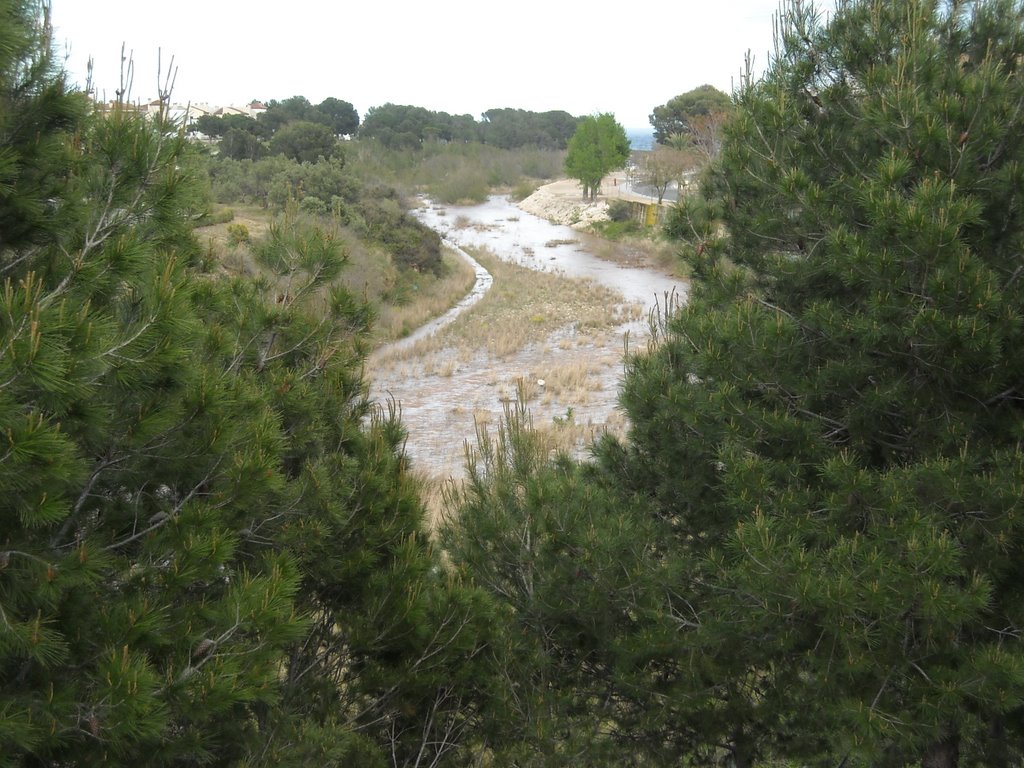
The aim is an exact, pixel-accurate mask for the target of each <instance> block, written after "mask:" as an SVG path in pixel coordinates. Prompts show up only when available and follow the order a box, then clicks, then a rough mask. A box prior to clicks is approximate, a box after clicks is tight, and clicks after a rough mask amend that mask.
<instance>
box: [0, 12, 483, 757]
mask: <svg viewBox="0 0 1024 768" xmlns="http://www.w3.org/2000/svg"><path fill="white" fill-rule="evenodd" d="M45 10H46V6H45V5H44V4H42V3H25V2H22V1H21V0H0V19H2V20H3V24H0V41H2V42H3V44H2V45H0V56H9V58H7V59H4V60H2V61H0V63H2V64H3V66H0V98H2V99H3V107H4V109H3V111H2V112H0V128H2V130H4V131H5V132H6V133H5V134H4V138H5V143H4V145H3V148H2V150H0V153H2V163H3V165H2V173H3V174H4V175H3V176H2V178H3V181H4V185H3V187H2V194H3V196H2V197H0V217H2V220H3V221H4V222H5V225H4V230H3V239H2V240H0V279H2V281H3V282H2V285H0V765H4V766H7V765H12V766H13V765H44V764H45V765H70V764H81V765H114V766H117V765H125V766H128V765H140V764H146V765H181V764H191V765H196V764H219V765H235V764H239V765H251V766H256V765H275V766H280V765H296V766H298V765H305V764H307V761H309V760H314V759H316V760H327V761H340V762H345V761H352V762H354V763H358V764H360V765H384V764H390V765H413V764H415V763H416V762H417V760H427V761H430V762H440V761H442V760H453V759H454V756H455V755H456V754H457V751H458V750H459V748H460V747H461V746H462V744H463V743H464V740H465V734H466V733H467V732H469V731H470V730H471V728H472V727H473V726H474V724H475V717H476V713H477V711H478V706H479V700H480V693H479V685H478V680H480V679H481V675H480V674H479V672H478V671H477V670H476V669H475V667H474V665H473V659H475V658H478V657H481V655H482V654H481V649H482V644H483V643H484V642H485V641H486V639H487V633H488V628H487V627H488V624H489V610H490V609H489V607H488V605H487V604H486V602H485V601H484V600H483V599H482V598H481V595H480V594H479V593H478V592H477V591H475V590H474V589H472V588H469V587H466V586H464V585H462V584H461V583H460V582H459V581H458V580H457V579H453V578H448V576H447V574H446V573H445V572H444V570H443V569H442V565H441V563H440V561H439V559H438V558H437V557H436V555H435V554H434V553H433V551H432V549H431V546H430V543H429V541H428V539H427V537H426V535H425V533H424V531H423V515H424V511H423V507H422V504H421V503H420V501H419V499H418V497H417V486H416V484H415V483H414V482H413V481H412V480H411V479H410V477H409V475H408V474H407V472H406V470H405V460H404V458H403V457H402V455H401V445H402V442H403V439H404V433H403V430H402V427H401V425H400V424H399V422H398V419H397V413H396V411H395V409H390V410H384V409H380V408H375V407H374V406H372V405H371V404H370V403H368V402H367V400H366V396H365V383H364V381H363V378H362V365H363V361H364V358H365V354H366V349H367V338H368V331H369V323H370V320H371V319H372V312H371V311H370V309H369V307H367V306H366V304H365V303H364V302H363V301H361V300H359V299H358V298H357V297H356V296H354V295H353V294H352V293H350V292H349V291H347V290H346V289H344V288H343V287H341V285H340V284H339V282H338V277H339V275H340V274H341V270H342V269H343V268H344V265H345V262H346V259H347V255H348V254H347V252H346V250H345V248H344V246H343V244H342V243H341V242H339V241H338V240H337V239H336V238H334V237H333V235H332V234H331V233H330V232H325V231H323V230H320V229H318V228H316V227H315V226H312V225H309V224H308V223H307V222H304V221H293V222H288V223H286V224H285V225H282V226H280V227H277V228H275V229H273V230H272V231H271V233H270V235H269V236H268V237H267V238H266V240H265V241H263V242H261V243H259V244H256V245H254V253H255V256H256V260H257V262H258V266H259V270H260V271H259V273H258V274H257V275H255V276H253V277H239V278H228V277H223V276H215V275H213V274H199V273H197V272H196V271H194V269H193V268H192V266H191V264H192V263H193V262H194V261H195V258H194V257H195V255H196V253H197V252H198V247H197V245H196V243H195V241H194V239H193V237H192V224H193V223H194V222H195V221H196V220H197V219H198V218H199V216H200V215H201V213H202V212H203V209H204V206H205V203H206V195H205V190H204V188H203V187H202V186H201V181H202V175H201V174H199V173H198V172H197V168H196V163H195V160H194V158H193V157H191V155H190V154H189V151H188V145H187V143H186V142H185V141H184V138H183V136H182V135H181V134H180V133H176V132H174V131H172V130H169V126H165V125H159V124H154V123H151V122H148V121H146V120H144V119H142V118H140V117H138V116H137V114H136V113H135V111H134V110H132V109H131V108H130V107H127V106H124V105H115V107H114V108H113V109H111V110H109V111H107V112H106V113H105V114H103V115H92V116H86V114H85V110H84V109H83V108H82V107H83V101H82V100H81V97H80V96H78V95H76V94H70V93H68V92H66V91H65V89H64V86H63V83H62V80H61V78H60V76H59V75H58V74H57V73H56V72H55V70H54V68H53V66H52V59H51V54H50V51H49V48H48V42H49V29H48V24H47V21H46V14H45ZM22 126H30V127H31V131H32V134H34V135H32V134H30V133H24V132H22V131H21V127H22Z"/></svg>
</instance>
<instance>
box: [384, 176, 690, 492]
mask: <svg viewBox="0 0 1024 768" xmlns="http://www.w3.org/2000/svg"><path fill="white" fill-rule="evenodd" d="M416 215H417V216H418V218H419V219H420V220H421V221H423V222H424V223H425V224H427V225H428V226H430V227H431V228H433V229H435V230H436V231H437V232H438V233H439V234H441V236H442V237H443V238H444V240H445V243H446V245H448V246H449V247H450V248H453V249H454V250H456V252H457V253H459V254H460V255H461V256H462V257H463V258H465V259H467V260H469V261H470V263H471V264H473V265H474V269H475V270H476V274H477V282H476V286H475V287H474V289H473V291H472V292H471V293H470V294H469V295H468V296H467V297H466V298H465V299H464V300H463V301H462V302H460V303H459V305H458V306H457V307H454V308H453V309H452V310H451V311H450V312H449V313H448V314H446V315H445V316H443V317H442V318H439V319H438V320H435V321H433V322H431V323H429V324H428V325H426V326H424V327H422V328H420V329H418V330H417V331H416V332H415V333H414V334H411V335H410V336H409V337H407V338H405V339H402V340H401V341H398V342H395V343H394V344H392V345H388V346H387V347H385V348H383V349H381V350H378V351H377V352H376V353H375V354H374V355H373V356H371V358H370V361H369V363H368V366H367V373H368V376H369V379H370V384H371V396H372V397H373V398H374V399H375V400H378V401H383V400H386V399H388V398H391V399H394V400H395V401H396V402H397V403H398V404H399V405H400V406H401V412H402V422H403V424H404V425H405V427H406V429H407V431H408V433H409V438H408V442H407V445H406V453H407V455H408V456H409V458H410V460H411V462H412V465H413V467H414V468H416V469H419V470H421V471H423V472H425V473H426V474H428V475H430V476H435V477H442V478H443V477H460V476H461V475H462V474H463V467H464V461H465V446H466V444H467V443H469V444H472V443H473V441H474V440H475V433H476V424H478V423H484V424H486V423H492V424H493V423H495V422H497V420H498V419H500V417H501V415H502V413H503V410H504V408H505V407H506V405H507V404H508V402H509V400H510V399H512V398H514V397H515V396H516V392H517V382H520V381H522V382H526V387H527V389H528V391H529V400H528V407H529V410H530V413H531V415H532V417H533V420H534V423H535V424H540V423H546V424H552V423H556V424H557V423H560V422H561V423H565V422H566V421H567V420H570V419H571V420H572V421H573V422H574V423H575V424H577V425H585V426H586V427H588V428H589V430H588V432H589V434H595V433H597V432H600V431H601V430H602V429H605V428H608V429H612V430H620V429H621V426H622V423H623V419H622V416H621V414H619V413H618V409H617V398H618V389H619V384H620V381H621V375H622V353H623V349H624V344H625V340H626V337H627V334H628V338H629V340H630V344H631V346H634V347H635V345H636V342H637V341H638V340H639V339H641V338H643V336H644V335H645V333H646V329H647V323H646V322H643V321H639V322H631V323H625V324H623V325H621V326H619V327H618V328H616V329H614V331H613V332H611V333H605V334H600V335H597V336H583V335H581V334H579V333H578V331H577V330H576V329H575V328H572V327H569V328H564V329H561V330H560V331H558V332H557V333H556V334H554V335H553V336H552V337H551V338H549V339H548V340H547V341H545V342H544V343H541V344H530V345H528V346H526V347H525V348H523V349H521V350H519V351H518V352H516V353H514V354H513V355H510V356H504V357H500V358H499V357H496V356H495V355H493V354H491V353H490V352H489V351H488V349H487V344H486V340H481V346H480V348H479V349H478V350H476V351H474V352H473V353H472V354H471V355H469V356H468V357H467V356H466V354H464V353H462V354H459V355H455V353H454V352H453V353H452V361H451V363H450V365H442V366H440V367H438V366H437V361H436V359H435V360H432V361H431V362H430V363H429V364H428V362H427V361H426V360H425V359H424V360H421V359H417V358H416V357H412V358H407V357H403V359H401V360H396V359H394V358H395V355H394V353H395V352H396V351H398V350H403V349H406V348H408V347H411V346H413V345H415V343H416V342H417V341H419V340H421V339H422V338H424V337H426V336H429V335H430V334H433V333H436V332H437V330H439V329H440V328H441V327H443V326H445V325H447V324H448V323H452V322H458V317H459V315H460V314H461V313H462V312H464V311H465V310H466V309H467V308H469V307H470V306H472V304H474V303H475V302H476V301H479V299H480V298H482V297H483V295H484V294H485V293H486V291H487V289H488V288H489V287H490V285H491V276H490V274H489V273H488V272H487V270H486V269H484V268H483V267H482V266H481V265H479V264H478V263H476V262H475V261H474V260H473V259H472V257H471V256H470V255H469V254H468V253H466V252H465V251H464V250H462V248H473V247H486V248H487V249H488V250H489V251H491V252H492V253H494V254H495V255H496V256H497V257H499V258H501V259H503V260H506V261H509V262H513V263H515V264H518V265H521V266H524V267H528V268H530V269H535V270H539V271H546V272H556V273H559V274H562V275H565V276H567V277H572V278H582V279H589V280H594V281H596V282H598V283H600V284H602V285H604V286H607V287H609V288H611V289H613V290H615V291H616V292H618V293H619V294H620V295H621V296H622V297H623V302H624V303H626V302H637V303H640V304H642V305H643V307H644V309H645V310H647V311H649V310H652V309H653V308H655V307H656V306H657V305H658V304H661V305H664V302H665V300H666V297H667V296H670V295H673V294H674V295H675V296H676V297H677V298H683V297H685V293H686V287H685V283H683V282H682V281H681V280H680V279H679V278H676V277H673V276H671V275H666V274H665V273H664V272H662V271H659V270H658V269H654V268H650V267H642V266H631V265H623V264H620V263H616V262H613V261H608V260H605V259H601V258H598V257H597V256H595V255H594V253H593V252H592V251H593V250H594V248H593V247H592V246H591V245H590V243H593V242H595V241H592V240H590V241H587V240H586V239H585V236H583V235H581V234H580V233H579V232H577V231H576V230H574V229H572V228H571V227H565V226H559V225H556V224H551V223H550V222H548V221H546V220H544V219H541V218H539V217H537V216H533V215H531V214H528V213H525V212H523V211H521V210H519V209H518V208H516V207H515V205H513V204H512V203H510V202H509V201H508V199H507V198H505V197H500V196H494V197H491V198H489V199H488V201H487V202H486V203H483V204H481V205H474V206H447V207H438V206H435V205H431V204H429V203H427V204H426V205H424V206H423V207H422V208H420V209H418V211H417V212H416ZM645 314H646V312H645ZM573 365H579V366H584V367H585V368H586V370H587V381H588V385H587V386H586V387H584V388H583V389H582V390H578V391H576V392H574V393H572V394H564V393H563V394H560V395H558V396H555V395H552V394H548V393H545V391H544V385H543V384H541V383H540V382H541V381H543V379H544V377H545V375H546V372H548V371H550V370H552V369H553V368H554V367H563V366H573ZM575 448H576V451H577V453H584V452H585V450H586V445H585V444H582V443H581V444H579V445H577V446H575Z"/></svg>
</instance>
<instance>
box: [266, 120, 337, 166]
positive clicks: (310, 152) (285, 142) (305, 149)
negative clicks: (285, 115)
mask: <svg viewBox="0 0 1024 768" xmlns="http://www.w3.org/2000/svg"><path fill="white" fill-rule="evenodd" d="M270 151H271V152H272V153H273V154H275V155H284V156H285V157H287V158H289V159H290V160H294V161H296V162H298V163H315V162H317V161H318V160H320V159H321V158H323V159H324V160H330V159H331V158H335V157H337V158H342V157H344V155H343V153H342V151H341V146H340V145H339V144H338V140H337V139H336V138H335V136H334V133H333V132H332V130H331V129H330V128H329V127H328V126H326V125H322V124H320V123H313V122H309V121H305V120H297V121H295V122H291V123H288V124H287V125H285V126H282V127H281V128H278V129H277V131H275V132H274V137H273V138H272V139H271V140H270Z"/></svg>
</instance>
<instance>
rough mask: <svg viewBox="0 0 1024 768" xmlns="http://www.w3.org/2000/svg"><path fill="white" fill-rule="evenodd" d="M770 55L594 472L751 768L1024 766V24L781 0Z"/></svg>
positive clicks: (691, 220)
mask: <svg viewBox="0 0 1024 768" xmlns="http://www.w3.org/2000/svg"><path fill="white" fill-rule="evenodd" d="M778 46H779V47H778V53H777V55H776V57H775V58H774V59H773V61H772V62H771V64H770V66H769V69H768V71H767V73H766V75H765V76H764V78H763V79H762V80H760V81H758V82H747V83H746V84H745V86H744V87H743V88H742V90H741V92H740V93H739V96H738V111H737V114H736V116H735V119H734V120H732V121H730V123H729V124H728V125H727V126H726V127H725V129H724V146H723V150H722V154H721V157H720V160H719V162H718V163H717V164H716V165H715V166H714V170H713V173H712V174H711V176H710V177H709V179H708V181H707V182H706V184H705V187H704V193H705V196H706V199H705V200H704V201H698V202H697V203H695V204H694V205H692V206H691V207H689V208H688V209H686V210H685V214H686V216H687V217H688V222H687V224H688V225H687V227H686V228H685V230H686V231H688V232H689V233H690V235H689V237H690V241H689V242H688V244H687V246H686V251H687V254H688V259H689V261H690V263H691V264H692V266H693V269H694V275H695V277H696V278H697V279H696V280H695V282H694V287H693V291H692V294H691V296H690V298H689V301H688V303H687V304H686V306H685V307H683V308H682V309H681V310H680V311H679V312H678V314H676V315H675V316H673V317H672V318H671V319H670V321H669V322H668V323H667V324H666V326H665V328H664V333H665V335H664V337H663V338H662V339H661V341H660V344H659V345H658V346H657V347H656V349H655V350H654V351H653V352H652V353H651V354H643V355H636V356H634V357H632V358H631V360H630V363H629V371H628V375H627V379H626V384H625V388H624V391H623V403H624V405H625V406H626V409H627V412H628V414H629V417H630V422H631V424H632V428H631V432H630V436H629V440H628V441H627V442H626V443H625V444H617V443H614V442H611V441H609V442H608V443H606V444H605V445H604V446H603V449H602V452H601V456H602V462H603V466H604V467H605V469H606V471H608V472H609V473H610V474H611V475H612V476H613V477H615V478H617V479H618V482H619V483H621V485H622V486H623V487H626V488H629V489H632V492H633V493H634V494H636V495H637V496H639V497H641V498H644V499H646V500H647V502H648V503H649V505H650V509H651V511H652V513H653V514H655V515H657V516H658V517H659V518H660V519H663V520H666V521H668V522H669V523H670V524H671V525H672V526H673V528H674V529H675V530H676V534H675V542H674V547H675V548H676V549H677V551H680V552H685V553H687V556H688V557H689V558H690V560H691V565H690V570H689V574H690V575H689V577H688V579H687V581H686V583H685V584H683V585H680V589H679V592H680V594H681V595H683V596H684V597H685V598H686V604H687V605H692V606H694V607H696V608H697V609H698V615H699V618H698V620H697V621H695V623H696V624H697V625H698V626H697V627H694V628H691V629H690V630H689V631H688V635H689V640H688V642H689V643H690V644H691V645H692V647H693V648H695V649H696V650H698V651H699V658H701V659H702V662H701V666H703V667H704V669H705V673H702V676H703V677H704V682H705V686H704V687H703V688H702V689H701V690H703V692H704V695H703V700H702V699H701V698H694V699H692V700H691V705H699V706H694V708H693V709H692V710H691V711H692V714H693V716H694V717H698V716H700V715H701V712H702V711H703V713H704V721H705V723H706V724H707V731H706V733H707V734H708V736H711V737H714V738H719V739H721V743H722V744H724V745H726V747H727V749H728V750H729V751H731V752H732V755H733V759H734V760H735V762H736V764H737V765H751V764H753V762H754V761H756V760H757V759H758V758H759V756H765V755H772V754H774V755H779V756H789V757H792V758H794V759H800V760H802V761H808V760H813V761H819V760H824V759H828V760H829V761H830V763H829V764H861V765H876V766H878V765H885V766H889V765H893V766H896V765H900V766H902V765H918V764H920V765H923V766H927V768H953V767H954V766H957V765H986V766H1006V765H1016V764H1019V762H1020V760H1021V759H1022V757H1024V752H1022V749H1024V731H1022V728H1021V722H1022V721H1021V719H1020V713H1021V711H1022V706H1024V648H1022V645H1021V628H1022V626H1024V615H1022V612H1021V606H1022V605H1024V603H1022V602H1021V592H1020V590H1021V586H1020V585H1021V584H1022V577H1024V573H1022V571H1021V563H1022V562H1024V560H1022V552H1021V545H1022V542H1024V538H1022V534H1024V530H1022V529H1021V525H1022V519H1021V499H1022V498H1024V455H1022V434H1024V408H1022V403H1024V389H1022V382H1024V360H1022V358H1021V356H1020V354H1019V349H1020V347H1021V343H1022V341H1024V339H1022V334H1024V281H1022V280H1021V276H1022V271H1024V270H1022V266H1021V262H1020V253H1021V251H1022V246H1024V220H1022V216H1024V209H1022V207H1021V206H1020V205H1019V196H1020V191H1021V188H1022V182H1024V170H1022V169H1024V163H1022V161H1024V143H1022V141H1024V139H1022V136H1024V125H1022V120H1024V110H1022V105H1024V84H1022V78H1021V71H1020V67H1021V62H1022V61H1024V6H1022V4H1021V3H1020V2H1015V1H1012V0H984V1H979V2H971V3H967V2H938V1H935V0H932V1H925V0H913V1H911V2H889V1H884V0H883V1H881V2H878V1H875V2H867V1H864V2H859V1H856V0H851V2H844V3H840V4H839V5H838V8H837V11H836V13H835V15H834V16H833V17H832V18H831V19H830V20H829V22H828V23H827V24H826V23H823V22H822V20H821V18H820V17H819V16H818V15H817V14H816V13H815V12H814V9H813V8H812V7H811V6H810V5H809V4H807V3H802V2H793V3H790V4H788V5H787V6H785V8H784V12H783V14H782V18H781V24H780V27H779V40H778ZM722 225H724V228H723V226H722ZM808 711H811V712H814V713H815V714H814V720H813V721H811V720H809V719H808V718H807V717H805V716H804V715H806V713H807V712H808Z"/></svg>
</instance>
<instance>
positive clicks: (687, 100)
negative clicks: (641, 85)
mask: <svg viewBox="0 0 1024 768" xmlns="http://www.w3.org/2000/svg"><path fill="white" fill-rule="evenodd" d="M732 107H733V104H732V99H731V98H730V97H729V95H728V94H726V93H723V92H722V91H720V90H718V89H717V88H715V87H714V86H713V85H701V86H699V87H697V88H694V89H693V90H692V91H687V92H686V93H681V94H679V95H678V96H675V97H673V98H671V99H669V100H668V102H667V103H665V104H662V105H660V106H657V107H655V108H654V112H653V113H652V114H651V116H650V122H651V126H652V127H653V128H654V139H655V141H656V142H657V143H658V144H665V145H668V144H670V143H671V142H672V139H673V137H675V136H685V135H687V134H689V133H690V128H691V123H692V121H693V119H694V118H696V117H699V116H704V115H711V114H714V113H716V112H730V111H732Z"/></svg>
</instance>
